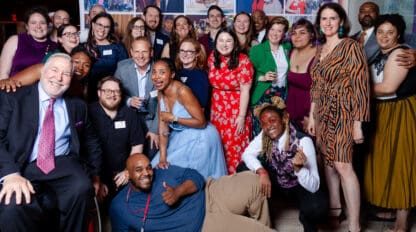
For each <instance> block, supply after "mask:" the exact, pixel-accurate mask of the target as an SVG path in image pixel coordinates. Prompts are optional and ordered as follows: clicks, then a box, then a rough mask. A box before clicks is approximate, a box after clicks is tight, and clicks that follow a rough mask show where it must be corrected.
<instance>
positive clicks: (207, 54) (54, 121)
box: [0, 2, 416, 232]
mask: <svg viewBox="0 0 416 232" xmlns="http://www.w3.org/2000/svg"><path fill="white" fill-rule="evenodd" d="M52 19H53V27H54V29H53V30H52V32H51V33H49V32H48V27H47V25H48V23H49V20H50V19H49V17H48V16H47V12H46V11H45V10H44V9H43V8H33V9H30V10H29V11H28V13H27V15H26V16H25V20H24V21H25V24H26V29H27V32H26V33H23V34H20V35H15V36H12V37H10V38H9V40H8V41H7V42H6V43H5V45H4V47H3V49H2V53H1V57H0V79H1V80H0V88H2V89H4V90H6V91H0V157H1V158H0V164H1V165H0V181H1V183H2V188H1V190H0V206H1V207H0V230H1V231H17V230H18V231H28V230H31V231H45V230H50V231H56V230H59V231H85V230H86V228H87V225H88V219H89V217H88V216H87V215H88V210H89V209H90V208H91V203H92V198H93V197H94V196H95V197H96V198H97V200H98V201H99V202H100V203H101V207H102V212H103V215H104V216H108V212H109V216H110V218H111V225H112V228H113V231H129V230H131V229H134V230H137V231H139V230H142V231H143V230H145V231H148V230H149V231H153V230H160V231H199V230H202V231H237V230H238V231H272V230H273V229H271V228H270V226H271V223H270V218H269V209H268V202H267V198H270V197H271V196H272V192H282V193H284V195H288V196H294V197H296V198H297V202H298V203H299V209H300V213H299V220H300V221H301V223H302V225H303V227H304V230H305V231H317V230H318V224H319V223H322V222H324V221H325V220H326V219H327V218H330V219H331V218H332V219H335V220H337V221H339V222H341V221H343V220H344V219H346V215H345V213H344V208H343V204H342V202H345V206H346V209H347V212H348V213H347V215H348V219H349V230H350V231H354V232H355V231H360V230H361V229H362V228H361V224H360V209H361V206H360V204H361V202H362V200H365V201H368V202H369V203H370V204H372V205H374V206H378V207H380V208H383V209H387V210H388V211H389V212H391V210H392V209H394V210H397V213H396V214H395V215H394V218H395V221H396V222H395V227H394V228H393V229H392V230H393V231H397V232H402V231H406V230H407V228H408V227H407V226H408V222H407V218H408V215H409V211H410V209H411V208H412V207H414V206H415V205H416V202H415V199H416V192H415V189H416V186H414V180H415V178H416V170H415V169H413V168H412V160H414V157H415V154H416V146H415V145H414V143H413V140H412V138H413V136H414V135H416V115H415V114H414V106H415V105H416V92H415V88H412V87H413V86H415V84H416V76H415V75H414V74H413V73H414V68H413V66H414V65H415V63H416V62H415V60H416V59H415V54H416V52H414V50H413V49H411V48H410V47H409V46H408V45H406V44H405V41H404V32H405V22H404V20H403V17H402V16H400V15H398V14H385V15H380V13H379V9H378V6H377V5H376V4H375V3H373V2H366V3H364V4H362V5H361V7H360V10H359V13H358V19H359V22H360V24H361V26H362V28H363V31H362V32H358V33H357V34H355V35H353V36H351V37H349V34H350V27H351V25H350V22H349V19H348V16H347V14H346V12H345V10H344V9H343V8H342V6H341V5H339V4H337V3H327V4H324V5H322V6H321V7H320V8H319V10H318V11H317V16H316V21H315V23H312V22H310V21H308V20H307V19H303V18H302V19H299V20H298V21H296V22H295V23H293V25H292V26H291V27H289V21H288V20H287V19H286V18H284V17H282V16H276V17H272V18H271V17H267V16H266V14H265V13H264V12H263V11H262V10H254V11H253V12H252V14H251V15H250V14H248V13H245V12H241V13H239V14H237V15H236V16H235V17H234V22H233V25H232V26H230V27H227V26H226V24H225V15H224V12H223V11H222V9H221V8H220V7H218V6H217V5H212V6H211V7H210V8H209V9H208V11H207V23H208V24H209V32H208V33H207V34H204V35H202V36H197V34H196V31H195V29H194V28H193V23H192V20H191V19H190V18H189V17H187V16H185V15H180V16H177V17H175V18H174V19H173V26H172V32H171V33H170V35H169V36H168V35H166V34H164V33H162V31H161V24H162V21H161V20H162V13H161V10H160V9H159V8H158V7H157V6H155V5H147V6H146V7H145V8H144V9H143V16H142V17H134V18H132V19H131V20H130V21H129V23H128V25H127V28H126V33H125V34H124V35H123V36H122V38H121V37H120V36H119V35H117V34H116V33H115V30H114V25H115V22H114V20H113V18H112V16H111V15H110V14H108V13H106V11H105V8H104V7H103V6H102V5H94V6H92V7H91V9H90V11H89V15H88V19H87V20H88V22H89V23H90V26H89V28H88V29H87V30H86V31H82V32H80V31H78V29H77V27H75V26H74V25H71V24H70V23H69V19H70V17H69V15H68V13H66V11H64V10H58V11H56V12H55V15H54V17H53V18H52ZM85 35H87V36H86V37H84V36H85ZM23 86H24V87H23ZM11 90H12V91H11ZM80 99H82V100H80ZM87 103H88V105H87ZM370 111H371V113H370ZM19 128H20V129H19ZM356 156H361V157H364V158H362V159H361V160H360V161H358V163H359V164H358V165H357V166H356V165H355V164H354V166H353V158H354V159H356V158H355V157H356ZM319 167H322V170H323V171H324V173H320V172H319V170H320V168H319ZM357 167H359V168H357ZM360 168H361V169H362V170H359V169H360ZM244 170H251V173H250V172H245V171H244ZM361 171H362V173H361ZM237 172H238V173H237ZM239 172H241V173H239ZM253 172H254V174H253ZM255 174H257V175H255ZM357 174H358V175H357ZM361 174H362V175H361ZM322 178H324V179H325V180H326V181H325V183H326V184H322V183H323V182H322V180H321V179H322ZM340 187H341V189H342V193H343V194H342V195H341V192H340ZM360 190H361V191H363V194H361V191H360ZM341 196H344V201H343V200H342V199H341ZM362 196H364V199H361V198H362ZM247 212H248V214H247ZM51 215H52V216H53V217H52V218H54V219H55V224H53V225H55V227H53V226H49V225H48V219H50V218H51ZM382 215H383V216H385V214H376V215H375V217H377V218H379V219H380V218H381V219H383V218H384V219H386V218H385V217H383V216H382ZM387 219H390V218H387ZM47 225H48V226H47Z"/></svg>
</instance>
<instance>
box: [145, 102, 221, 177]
mask: <svg viewBox="0 0 416 232" xmlns="http://www.w3.org/2000/svg"><path fill="white" fill-rule="evenodd" d="M160 109H161V111H167V110H166V107H165V104H164V102H163V99H161V100H160ZM172 113H173V114H174V115H176V116H177V117H178V118H191V117H192V116H191V115H190V114H189V113H188V111H187V110H186V109H185V107H184V106H183V105H182V104H180V103H179V102H178V101H176V102H175V104H174V105H173V109H172ZM169 127H170V128H171V131H170V134H169V140H168V148H167V155H166V156H167V161H168V162H169V163H170V164H174V165H177V166H180V167H184V168H193V169H195V170H197V171H198V172H199V173H200V174H201V175H202V176H204V178H205V179H207V178H208V177H213V178H215V179H218V178H219V177H220V176H224V175H227V169H226V166H225V158H224V151H223V148H222V144H221V139H220V136H219V134H218V131H217V129H216V128H215V126H213V125H212V124H210V123H208V124H207V126H206V127H205V128H203V129H199V128H191V127H187V126H184V125H181V124H173V123H169ZM159 157H160V152H158V153H157V154H156V156H155V157H154V158H153V160H152V166H153V167H154V166H155V165H157V164H158V163H159Z"/></svg>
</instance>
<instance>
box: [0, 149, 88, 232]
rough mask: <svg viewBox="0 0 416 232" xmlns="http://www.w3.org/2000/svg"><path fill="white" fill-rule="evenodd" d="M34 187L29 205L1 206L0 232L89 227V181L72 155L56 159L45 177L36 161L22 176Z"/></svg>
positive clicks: (82, 229) (13, 202)
mask: <svg viewBox="0 0 416 232" xmlns="http://www.w3.org/2000/svg"><path fill="white" fill-rule="evenodd" d="M21 174H22V175H23V176H24V177H25V178H27V179H28V180H29V181H30V182H31V183H32V185H33V187H34V188H35V191H36V193H35V194H32V195H31V202H30V203H29V204H26V202H25V200H24V199H22V204H20V205H16V203H15V198H14V197H12V201H11V203H10V204H9V205H5V204H4V200H3V201H2V203H1V205H0V231H2V232H8V231H10V232H12V231H13V232H15V231H68V232H78V231H79V232H83V231H87V228H88V217H87V214H88V209H90V208H91V207H90V206H91V204H92V199H93V194H94V192H93V187H92V184H91V180H90V178H89V177H88V175H87V174H86V172H85V171H84V169H83V168H82V166H81V165H80V163H79V161H78V160H77V159H76V158H74V157H71V156H58V157H56V158H55V169H54V170H52V171H51V172H50V173H49V174H47V175H45V174H44V173H43V172H42V171H41V170H40V169H39V168H38V167H37V166H36V162H32V163H29V164H28V166H27V167H26V168H25V169H24V170H23V171H22V173H21Z"/></svg>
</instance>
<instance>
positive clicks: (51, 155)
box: [36, 98, 56, 174]
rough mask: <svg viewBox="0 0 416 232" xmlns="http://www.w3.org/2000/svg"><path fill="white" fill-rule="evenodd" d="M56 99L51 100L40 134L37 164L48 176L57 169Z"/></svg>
mask: <svg viewBox="0 0 416 232" xmlns="http://www.w3.org/2000/svg"><path fill="white" fill-rule="evenodd" d="M55 100H56V99H54V98H51V99H49V105H48V108H47V109H46V113H45V117H44V119H43V124H42V128H41V132H40V139H39V148H38V157H37V161H36V164H37V166H38V167H39V169H40V170H42V172H43V173H45V174H48V173H49V172H50V171H52V170H53V169H54V168H55V119H54V116H53V104H54V103H55Z"/></svg>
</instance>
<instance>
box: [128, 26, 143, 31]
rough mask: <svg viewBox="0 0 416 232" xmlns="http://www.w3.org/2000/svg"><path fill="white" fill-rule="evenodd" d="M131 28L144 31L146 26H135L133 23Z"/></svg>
mask: <svg viewBox="0 0 416 232" xmlns="http://www.w3.org/2000/svg"><path fill="white" fill-rule="evenodd" d="M131 29H132V30H136V31H144V30H146V28H145V27H144V26H137V25H133V26H132V27H131Z"/></svg>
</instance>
